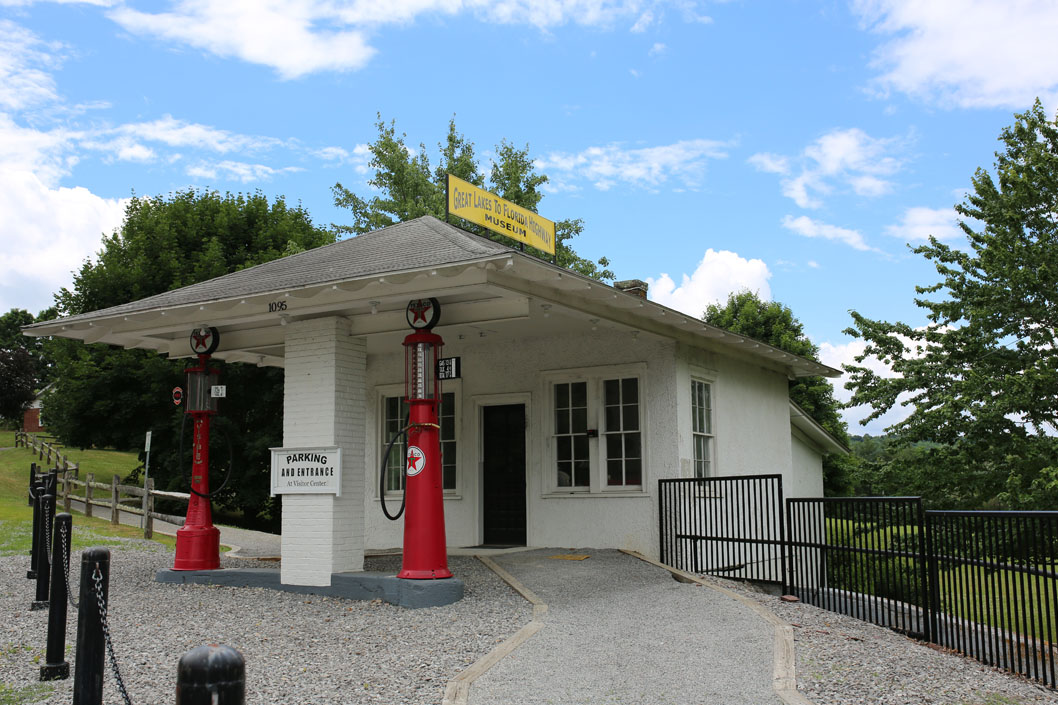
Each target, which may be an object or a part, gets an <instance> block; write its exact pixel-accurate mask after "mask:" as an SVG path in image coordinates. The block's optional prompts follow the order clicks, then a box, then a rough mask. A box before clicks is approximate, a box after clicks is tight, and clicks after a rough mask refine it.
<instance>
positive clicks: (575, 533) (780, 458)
mask: <svg viewBox="0 0 1058 705" xmlns="http://www.w3.org/2000/svg"><path fill="white" fill-rule="evenodd" d="M423 297H435V298H437V299H438V300H439V301H440V303H441V307H442V313H441V319H440V322H439V324H438V325H437V327H436V328H435V329H434V332H436V333H438V334H439V335H441V336H442V337H443V338H444V341H445V347H444V351H443V354H444V356H445V357H459V358H460V359H461V362H462V375H461V378H460V379H457V380H453V381H447V382H445V383H444V387H443V390H444V395H445V396H444V403H443V405H442V415H441V427H442V428H441V437H442V452H443V455H444V468H443V477H444V489H445V500H444V504H445V514H446V531H447V539H448V544H449V545H451V546H475V545H479V544H483V543H488V544H527V545H530V546H567V547H574V546H580V547H600V548H601V547H613V548H630V549H635V550H638V551H641V552H643V553H645V554H648V555H654V556H656V555H657V553H658V548H657V546H658V516H657V512H658V503H657V499H656V489H657V481H658V480H659V479H662V478H671V477H695V476H725V475H749V474H761V473H781V474H782V475H783V483H784V486H785V487H786V488H787V494H788V495H789V496H805V497H810V496H821V495H822V492H823V484H822V470H821V458H822V454H823V453H825V452H843V448H842V447H841V445H840V444H839V443H837V442H836V441H835V440H834V439H833V438H832V437H830V436H829V435H828V434H827V433H826V432H825V431H823V429H822V428H820V427H819V426H818V425H817V424H815V422H813V421H812V420H811V419H809V418H807V417H806V416H805V415H804V414H803V412H801V411H800V410H799V409H797V407H795V406H793V405H792V404H791V403H790V400H789V395H788V393H787V382H788V380H789V379H790V378H793V377H798V376H809V375H825V376H830V377H834V376H837V375H838V374H839V373H838V371H837V370H834V369H831V368H829V367H826V366H824V365H820V364H818V363H816V362H813V361H810V360H806V359H804V358H800V357H797V356H794V355H790V354H788V353H785V352H782V351H780V350H778V349H775V348H772V347H770V346H768V345H765V344H763V343H758V342H755V341H752V340H749V339H746V338H743V337H741V336H737V335H732V334H730V333H726V332H724V331H721V330H718V329H716V328H713V327H711V326H708V325H705V324H703V323H702V322H701V321H699V320H697V319H695V318H693V317H690V316H687V315H684V314H682V313H679V312H677V311H674V310H672V309H669V308H666V307H664V306H661V305H658V304H655V303H652V302H650V301H647V300H645V299H643V298H641V297H640V296H637V295H635V294H634V293H627V292H625V291H621V290H617V289H615V288H614V287H612V286H609V285H607V284H604V283H601V282H597V281H593V280H591V279H589V278H586V277H583V276H580V275H578V274H576V273H573V272H570V271H568V270H565V269H561V268H559V267H556V266H554V265H552V264H549V263H547V262H544V261H542V260H540V259H537V258H534V257H531V256H529V255H526V254H524V253H522V252H519V251H517V250H513V249H510V248H507V247H504V246H502V245H499V244H497V243H494V242H492V241H490V240H486V239H484V238H480V237H477V236H475V235H472V234H470V233H467V232H465V231H463V230H460V229H458V228H456V227H453V226H451V225H448V224H445V223H442V222H441V221H439V220H436V219H434V218H431V217H424V218H419V219H417V220H414V221H410V222H407V223H403V224H400V225H395V226H392V227H389V228H386V229H383V230H380V231H377V232H373V233H369V234H365V235H361V236H358V237H355V238H351V239H348V240H344V241H342V242H339V243H336V244H333V245H329V246H326V247H321V248H318V249H315V250H311V251H308V252H304V253H301V254H297V255H293V256H290V257H286V258H284V259H281V260H276V261H273V262H269V263H266V264H263V265H259V266H257V267H253V268H250V269H246V270H243V271H240V272H235V273H233V274H229V275H226V276H223V277H219V278H217V279H213V280H210V281H207V282H202V283H199V284H195V285H192V286H189V287H185V288H183V289H179V290H175V291H171V292H167V293H165V294H161V295H158V296H153V297H150V298H147V299H144V300H141V301H136V302H132V303H128V304H125V305H122V306H118V307H114V308H110V309H106V310H103V311H96V312H92V313H88V314H84V315H80V316H75V317H71V318H67V319H61V320H57V321H49V322H46V323H42V324H37V325H34V326H32V327H30V328H28V329H27V331H26V332H27V333H28V334H31V335H58V336H64V337H72V338H79V339H81V340H84V341H86V342H104V343H110V344H114V345H121V346H125V347H135V348H147V349H153V350H157V351H159V352H160V353H162V354H167V355H169V356H171V357H190V348H189V347H188V342H187V340H188V335H189V332H190V331H191V329H193V328H195V327H197V326H202V325H208V326H215V327H216V328H218V330H219V331H220V337H221V342H220V347H219V349H218V350H217V352H216V353H215V355H214V356H215V357H217V358H220V359H224V360H227V361H232V362H243V363H248V364H257V365H271V366H279V367H283V368H285V375H286V376H285V408H284V425H283V429H284V431H283V439H282V443H283V445H284V446H285V447H312V446H338V447H341V448H342V464H343V465H342V479H341V483H342V484H341V487H342V492H341V496H338V497H336V496H334V495H286V496H284V498H283V529H282V531H283V541H282V543H283V561H282V581H283V582H284V583H291V584H301V585H326V584H327V581H329V580H330V576H331V574H332V573H336V572H347V571H356V570H360V569H361V568H362V565H363V553H364V550H365V549H368V548H388V547H399V546H400V545H401V538H402V537H401V527H402V523H401V522H389V521H387V520H386V519H385V518H384V516H383V515H382V512H381V511H380V507H379V502H380V497H379V492H378V485H379V475H378V473H379V465H380V461H381V454H382V449H383V447H384V444H385V441H386V439H387V438H388V437H389V434H392V432H393V431H394V430H396V428H397V427H398V426H399V424H400V419H401V418H402V417H403V412H402V411H401V404H400V396H401V395H402V394H403V390H404V386H403V374H404V350H403V348H402V346H401V341H402V340H403V337H404V336H405V335H406V334H407V333H408V332H409V329H408V326H407V323H406V320H405V306H406V304H407V303H408V301H409V300H410V299H417V298H423ZM235 393H238V391H237V390H231V391H230V392H229V394H235ZM222 413H223V412H222ZM396 456H397V457H398V458H399V457H402V454H400V453H398V454H396ZM389 489H390V490H392V491H390V492H387V493H386V494H387V495H388V501H389V502H390V504H391V505H392V506H393V508H394V509H395V508H396V505H397V504H399V501H400V493H399V473H397V472H393V473H392V474H391V477H390V482H389Z"/></svg>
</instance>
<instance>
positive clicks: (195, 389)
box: [173, 327, 231, 570]
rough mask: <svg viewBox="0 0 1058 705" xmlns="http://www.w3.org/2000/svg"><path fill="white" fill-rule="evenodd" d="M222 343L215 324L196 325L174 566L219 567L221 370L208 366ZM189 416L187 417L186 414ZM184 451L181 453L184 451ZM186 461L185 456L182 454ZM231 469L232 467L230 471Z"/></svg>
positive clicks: (187, 397)
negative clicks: (214, 458) (216, 469)
mask: <svg viewBox="0 0 1058 705" xmlns="http://www.w3.org/2000/svg"><path fill="white" fill-rule="evenodd" d="M219 344H220V333H218V332H217V329H216V328H207V327H202V328H197V329H195V330H194V331H193V332H192V333H191V351H192V352H194V353H195V354H196V355H198V365H197V366H195V367H189V368H187V369H186V370H184V371H185V372H186V373H187V396H186V401H187V410H186V411H185V412H184V413H186V414H187V415H188V416H190V417H191V419H192V420H193V422H194V434H193V441H192V443H193V444H192V447H191V457H192V463H191V498H190V499H189V500H188V503H187V519H186V520H185V521H184V525H183V526H182V527H181V528H179V529H177V531H176V560H174V561H173V570H213V569H214V568H218V567H220V530H219V529H217V527H215V526H213V512H212V509H211V507H210V493H209V421H210V417H211V416H213V415H214V414H216V413H217V397H218V396H220V394H219V393H217V392H218V390H219V389H221V388H220V387H218V385H217V379H218V377H219V374H220V373H219V372H218V370H216V369H211V368H210V367H209V359H210V355H211V354H212V353H213V351H214V350H216V349H217V345H219ZM185 420H186V417H185ZM181 455H182V454H181ZM180 462H183V458H182V457H181V458H180ZM230 471H231V469H230V468H229V473H230Z"/></svg>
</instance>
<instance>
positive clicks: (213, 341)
mask: <svg viewBox="0 0 1058 705" xmlns="http://www.w3.org/2000/svg"><path fill="white" fill-rule="evenodd" d="M219 344H220V334H219V333H218V332H217V329H216V328H206V327H202V328H196V329H195V330H193V331H191V352H193V353H195V354H196V355H209V354H210V353H212V352H213V351H214V350H216V349H217V345H219Z"/></svg>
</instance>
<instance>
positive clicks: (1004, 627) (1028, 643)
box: [926, 511, 1058, 688]
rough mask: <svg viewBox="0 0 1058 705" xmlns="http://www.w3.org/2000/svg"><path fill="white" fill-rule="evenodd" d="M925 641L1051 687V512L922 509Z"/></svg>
mask: <svg viewBox="0 0 1058 705" xmlns="http://www.w3.org/2000/svg"><path fill="white" fill-rule="evenodd" d="M926 536H927V538H928V541H929V542H930V544H931V551H930V560H931V561H932V565H931V567H930V577H931V582H932V584H933V588H934V590H935V596H934V598H933V599H934V601H935V611H934V613H933V619H934V622H933V639H932V640H933V641H934V642H936V643H937V644H941V645H942V646H947V647H950V648H952V649H956V650H958V651H960V652H962V653H964V654H968V655H970V656H973V657H974V658H976V659H978V660H980V661H982V662H984V663H987V664H989V665H991V666H996V667H998V668H1003V669H1005V670H1008V671H1012V672H1014V673H1020V674H1021V675H1023V676H1026V677H1028V678H1033V679H1035V680H1038V681H1040V682H1043V683H1046V684H1047V685H1049V686H1051V687H1052V688H1053V687H1055V686H1058V676H1056V672H1055V642H1056V641H1058V570H1056V564H1055V561H1056V557H1058V512H941V511H930V512H926Z"/></svg>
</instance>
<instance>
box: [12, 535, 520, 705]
mask: <svg viewBox="0 0 1058 705" xmlns="http://www.w3.org/2000/svg"><path fill="white" fill-rule="evenodd" d="M157 546H158V544H152V543H149V542H144V541H130V542H129V544H128V546H127V547H122V548H116V547H115V548H112V549H111V555H112V558H111V578H110V595H111V605H110V610H109V611H110V626H111V630H112V633H113V635H114V646H115V650H116V652H117V656H118V662H119V664H120V666H121V671H122V675H123V677H124V679H125V683H126V685H127V686H128V690H129V693H130V695H131V696H132V702H133V703H134V704H135V705H146V704H147V703H172V702H174V694H175V692H176V664H177V661H178V660H179V658H180V656H181V655H182V654H183V653H185V652H186V651H187V650H189V649H191V648H194V647H195V646H199V645H201V644H208V643H217V642H219V643H225V644H228V645H230V646H233V647H235V648H236V649H238V650H239V651H240V652H242V654H243V656H244V657H245V659H246V681H247V695H246V701H247V702H248V703H390V704H395V703H423V704H426V703H439V702H440V701H441V698H442V696H443V694H444V689H445V685H446V684H447V682H448V680H449V679H451V678H452V677H454V676H456V675H457V674H458V673H460V672H461V671H463V670H464V669H465V668H467V666H469V665H470V664H472V663H473V662H474V661H476V660H477V659H478V658H480V657H481V656H483V655H485V654H486V653H488V652H489V651H491V650H492V649H493V648H494V647H495V646H496V644H498V643H499V642H501V641H503V640H504V639H506V638H507V637H508V636H510V635H511V634H513V633H514V632H515V631H517V630H518V629H519V628H520V627H521V626H522V625H523V624H525V623H526V622H528V621H529V620H530V619H531V614H532V610H531V608H530V606H529V605H528V604H527V603H526V602H525V601H524V600H523V599H522V598H521V596H519V595H518V594H517V593H515V592H514V591H513V590H511V589H510V588H509V587H508V586H507V585H506V583H504V582H502V581H501V580H500V579H499V578H497V577H496V576H495V575H494V574H493V573H492V572H491V571H490V570H489V569H488V568H486V567H485V566H484V565H482V564H481V563H480V562H478V561H477V560H475V559H473V558H467V557H452V558H451V559H450V562H449V564H450V565H451V567H452V570H453V571H454V572H455V573H456V574H457V575H459V577H460V578H461V579H462V580H463V581H464V584H465V588H466V592H465V597H464V599H463V600H461V601H460V602H457V603H455V604H453V605H449V606H446V607H434V608H428V609H419V610H406V609H401V608H399V607H394V606H392V605H388V604H384V603H380V602H379V603H372V602H355V601H350V600H342V599H335V598H323V597H317V596H313V595H296V594H293V593H286V592H277V591H273V590H267V589H263V588H226V587H210V586H199V585H162V584H158V583H155V582H154V573H155V571H157V570H160V569H163V568H170V567H172V562H173V555H172V553H171V551H169V550H167V549H164V548H158V547H157ZM399 560H400V559H399V557H384V558H372V559H369V561H368V566H367V568H368V569H369V570H393V571H394V572H396V570H397V569H399ZM76 564H77V565H79V562H77V563H76ZM240 565H245V566H250V565H252V566H253V567H268V568H275V567H276V565H275V563H258V562H257V561H238V562H237V561H235V560H234V559H222V567H237V566H240ZM28 567H29V558H28V557H23V556H6V557H0V586H2V587H0V614H2V615H4V617H3V625H2V626H0V682H2V683H3V684H4V687H5V688H16V689H21V688H26V687H29V686H35V685H36V684H37V683H38V679H39V666H40V663H42V662H43V658H44V648H45V639H46V634H47V612H46V611H37V612H31V611H29V606H30V603H31V602H32V601H33V583H32V581H29V580H27V579H26V570H27V568H28ZM78 571H79V568H74V569H73V570H72V571H71V573H74V572H78ZM71 579H72V580H74V581H76V580H77V577H76V576H74V575H71ZM75 589H76V588H75ZM76 628H77V618H76V614H75V613H74V612H73V611H72V610H71V615H70V619H69V620H68V635H67V644H68V645H69V648H68V656H67V660H68V661H70V662H71V670H72V665H73V652H72V645H73V643H74V638H75V633H76ZM38 659H39V662H38ZM45 690H46V691H48V692H45V693H43V694H42V697H41V698H40V699H39V700H32V699H30V698H29V693H26V692H23V693H22V695H21V697H20V698H16V699H15V702H19V701H22V702H40V703H49V704H50V703H55V704H59V703H61V704H63V705H68V704H69V703H70V702H72V699H73V680H72V678H71V679H69V680H65V681H57V682H56V683H55V684H53V685H49V686H45ZM2 695H3V691H2V690H0V702H4V700H3V697H2ZM103 697H104V701H105V702H107V703H120V702H121V696H120V694H119V693H118V691H117V689H116V688H115V687H114V685H113V678H111V677H110V675H109V672H108V674H107V677H106V679H105V682H104V688H103Z"/></svg>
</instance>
